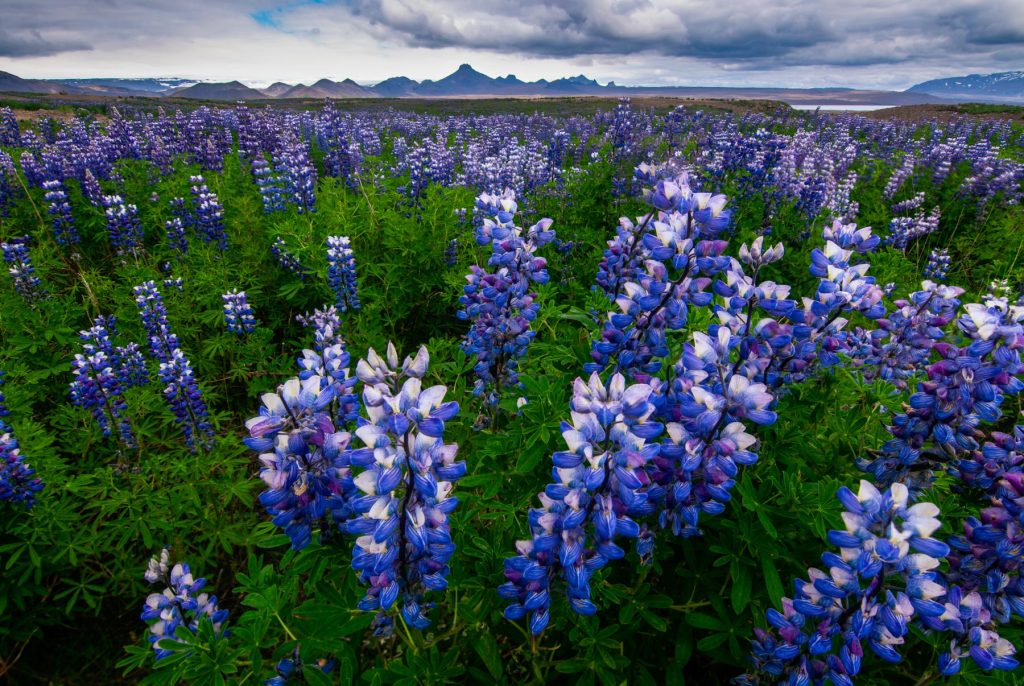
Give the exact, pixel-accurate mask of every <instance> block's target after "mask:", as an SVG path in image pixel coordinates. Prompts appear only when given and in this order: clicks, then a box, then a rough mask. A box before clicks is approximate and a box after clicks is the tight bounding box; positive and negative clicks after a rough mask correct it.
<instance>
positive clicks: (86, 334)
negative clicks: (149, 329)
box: [78, 316, 149, 388]
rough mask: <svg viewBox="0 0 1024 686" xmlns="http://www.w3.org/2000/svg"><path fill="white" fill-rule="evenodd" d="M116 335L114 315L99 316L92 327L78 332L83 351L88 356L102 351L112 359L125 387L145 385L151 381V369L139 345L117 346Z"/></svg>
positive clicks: (117, 374) (118, 376)
mask: <svg viewBox="0 0 1024 686" xmlns="http://www.w3.org/2000/svg"><path fill="white" fill-rule="evenodd" d="M116 335H117V327H116V320H115V319H114V317H113V316H109V317H103V316H100V317H97V318H96V319H94V320H93V323H92V327H90V328H88V329H85V330H83V331H79V332H78V337H79V338H80V339H82V341H83V344H82V352H83V353H84V354H85V355H86V356H90V355H95V354H96V353H98V352H102V353H103V354H104V355H105V356H106V358H107V359H109V360H110V365H111V367H112V368H113V370H114V374H115V375H116V376H117V379H118V381H119V382H120V384H121V385H123V386H124V387H125V388H132V387H133V386H145V385H146V384H147V383H149V371H148V370H147V369H146V360H145V359H144V358H143V357H142V352H141V351H140V350H139V345H138V344H137V343H129V344H128V345H126V346H120V345H118V346H115V345H114V342H113V337H114V336H116Z"/></svg>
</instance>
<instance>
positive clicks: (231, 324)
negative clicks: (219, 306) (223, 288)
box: [221, 289, 256, 334]
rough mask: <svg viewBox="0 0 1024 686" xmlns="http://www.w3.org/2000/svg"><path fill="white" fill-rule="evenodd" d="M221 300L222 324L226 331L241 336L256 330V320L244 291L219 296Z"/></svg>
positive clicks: (233, 291) (229, 292)
mask: <svg viewBox="0 0 1024 686" xmlns="http://www.w3.org/2000/svg"><path fill="white" fill-rule="evenodd" d="M221 300H223V301H224V322H225V324H226V325H227V327H228V331H230V332H231V333H236V334H243V333H252V332H253V331H255V330H256V318H255V317H254V316H253V314H252V308H251V307H250V306H249V303H248V301H247V300H246V295H245V291H239V290H238V289H235V290H232V291H228V292H227V293H225V294H224V295H222V296H221Z"/></svg>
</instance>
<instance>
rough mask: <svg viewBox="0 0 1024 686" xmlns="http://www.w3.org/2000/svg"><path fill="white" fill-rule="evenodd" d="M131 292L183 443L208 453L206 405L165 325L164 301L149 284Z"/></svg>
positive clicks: (210, 436)
mask: <svg viewBox="0 0 1024 686" xmlns="http://www.w3.org/2000/svg"><path fill="white" fill-rule="evenodd" d="M134 292H135V303H136V305H137V306H138V308H139V314H140V316H141V317H142V325H143V326H144V327H145V329H146V332H147V334H148V336H149V350H150V354H152V355H153V357H154V358H156V360H157V361H159V362H160V381H161V382H162V383H163V384H164V397H165V398H166V399H167V402H168V404H170V406H171V411H172V412H174V417H175V421H176V422H177V423H178V424H179V425H181V427H182V430H183V431H184V433H185V443H186V445H188V447H189V448H191V449H192V450H195V449H196V446H197V441H198V443H199V444H201V445H202V446H203V447H204V448H205V449H207V450H209V449H210V448H212V447H213V435H214V433H213V426H212V425H211V424H210V420H209V412H208V411H207V409H206V402H205V401H204V400H203V395H202V392H201V391H200V389H199V384H198V383H197V382H196V379H195V376H194V375H193V373H192V365H191V363H190V362H189V360H188V358H187V357H186V356H185V353H183V352H182V351H181V348H180V345H179V342H178V337H177V336H176V335H175V334H174V333H173V332H172V331H171V329H170V326H169V324H168V322H167V310H166V308H165V307H164V302H163V297H162V296H161V295H160V291H159V290H157V288H156V284H155V283H153V282H152V281H147V282H145V283H143V284H142V285H139V286H136V287H135V289H134Z"/></svg>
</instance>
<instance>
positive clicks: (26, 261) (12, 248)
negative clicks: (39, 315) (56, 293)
mask: <svg viewBox="0 0 1024 686" xmlns="http://www.w3.org/2000/svg"><path fill="white" fill-rule="evenodd" d="M0 251H2V252H3V255H4V262H6V263H7V264H8V265H10V266H9V267H8V268H7V272H8V273H9V274H10V275H11V279H12V280H13V281H14V290H15V291H17V292H18V295H20V296H21V297H22V298H24V299H25V300H27V301H29V302H32V301H33V300H36V299H37V298H40V297H42V295H43V293H44V291H43V290H42V288H41V287H40V284H41V283H42V282H41V281H40V280H39V277H38V276H36V270H35V267H33V266H32V258H31V256H30V255H29V252H28V236H25V237H24V238H12V239H11V240H10V241H8V242H5V243H0Z"/></svg>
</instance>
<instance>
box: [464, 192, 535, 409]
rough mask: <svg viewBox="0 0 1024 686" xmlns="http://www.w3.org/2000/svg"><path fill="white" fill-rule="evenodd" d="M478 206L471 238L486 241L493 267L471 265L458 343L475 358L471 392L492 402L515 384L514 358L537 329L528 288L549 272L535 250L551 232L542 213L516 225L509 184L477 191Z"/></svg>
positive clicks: (516, 361)
mask: <svg viewBox="0 0 1024 686" xmlns="http://www.w3.org/2000/svg"><path fill="white" fill-rule="evenodd" d="M477 209H478V211H479V212H480V213H482V214H484V215H486V216H485V217H484V219H483V220H482V222H481V223H480V225H479V226H478V227H477V231H476V241H477V243H478V244H479V245H490V246H491V257H490V259H489V260H488V266H489V267H491V268H492V271H488V270H486V269H484V268H482V267H480V266H478V265H473V266H471V267H470V273H469V274H468V275H467V276H466V281H467V282H468V283H467V285H466V286H464V287H463V294H462V296H461V297H460V298H459V304H460V305H461V306H462V309H461V310H459V312H458V317H459V319H463V320H466V321H469V322H470V330H469V332H468V333H467V334H466V338H465V340H464V341H463V343H462V349H463V350H464V351H465V352H466V354H468V355H472V356H474V357H475V358H476V365H475V367H474V371H475V372H476V375H477V381H476V383H475V385H474V388H473V393H474V395H478V396H483V395H485V393H486V399H487V402H488V403H490V404H492V405H495V404H497V403H498V401H499V399H500V396H501V391H502V389H503V388H506V387H509V386H513V387H514V386H517V385H518V384H519V373H518V368H519V359H520V358H522V357H523V356H525V355H526V351H527V349H528V347H529V344H530V341H532V340H533V338H534V336H535V335H536V332H535V331H532V330H531V328H530V324H531V322H532V321H533V320H534V319H536V317H537V312H538V311H539V310H540V305H539V304H538V303H537V302H536V298H537V294H536V293H533V292H530V290H529V289H530V286H531V284H545V283H547V282H548V278H549V276H548V272H547V261H546V260H545V259H544V258H543V257H537V256H536V255H535V252H536V250H537V248H539V247H541V246H543V245H546V244H547V243H549V242H551V241H552V240H553V239H554V237H555V232H554V231H552V230H551V223H552V221H551V220H550V219H541V220H540V221H539V222H537V223H536V224H534V225H533V226H531V227H530V228H529V229H523V228H521V227H519V226H516V224H515V214H516V211H517V210H518V205H517V204H516V201H515V193H513V192H512V191H511V190H506V191H505V192H504V193H503V194H501V195H492V194H488V193H484V194H482V195H480V196H479V197H478V198H477Z"/></svg>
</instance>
